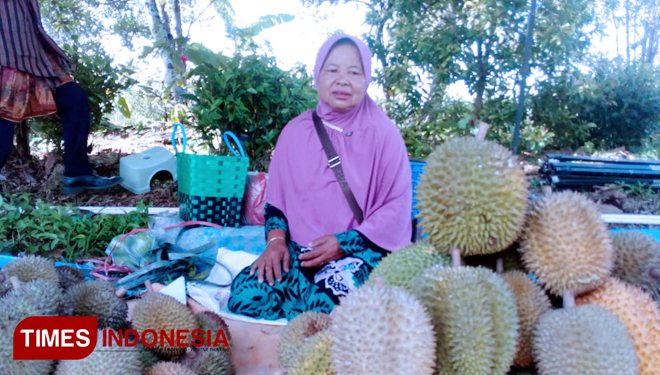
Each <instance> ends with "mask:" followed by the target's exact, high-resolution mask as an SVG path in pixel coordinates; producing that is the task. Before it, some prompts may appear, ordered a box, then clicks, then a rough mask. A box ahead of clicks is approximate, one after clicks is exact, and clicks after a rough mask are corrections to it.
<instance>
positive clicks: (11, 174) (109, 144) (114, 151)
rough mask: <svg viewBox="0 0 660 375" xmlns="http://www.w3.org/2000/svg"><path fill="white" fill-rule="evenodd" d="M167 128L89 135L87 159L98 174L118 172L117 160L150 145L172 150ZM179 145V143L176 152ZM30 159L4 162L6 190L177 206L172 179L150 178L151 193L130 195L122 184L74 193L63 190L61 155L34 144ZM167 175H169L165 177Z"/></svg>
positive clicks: (104, 202) (92, 201)
mask: <svg viewBox="0 0 660 375" xmlns="http://www.w3.org/2000/svg"><path fill="white" fill-rule="evenodd" d="M171 137H172V135H171V133H170V132H169V131H151V132H145V133H144V134H142V135H139V134H130V135H129V134H119V133H111V134H106V135H104V136H90V138H89V143H90V145H91V146H92V152H91V153H90V155H89V162H90V164H91V165H92V167H93V168H94V170H95V171H96V173H97V174H98V175H100V176H104V177H108V176H117V175H119V160H120V158H122V157H124V156H128V155H130V154H133V153H139V152H142V151H144V150H147V149H149V148H152V147H156V146H161V147H165V148H166V149H168V150H169V151H171V152H174V149H173V147H172V141H171ZM180 150H181V147H180V146H179V151H180ZM31 151H32V159H30V160H25V159H20V158H19V157H18V156H17V155H16V153H14V154H13V155H12V157H11V158H10V160H9V161H8V162H7V165H5V168H4V171H3V174H4V176H5V177H6V179H7V180H6V181H5V182H4V183H3V185H4V191H5V192H6V193H23V192H25V193H32V194H35V196H37V197H39V198H41V199H43V200H45V201H48V202H51V203H52V204H73V205H84V206H122V207H126V206H135V205H136V203H137V202H139V201H143V202H144V203H146V204H149V203H151V204H152V205H153V206H154V207H177V206H178V203H177V184H176V182H174V181H172V179H171V178H165V179H163V180H157V179H154V181H152V186H151V192H149V193H146V194H140V195H138V194H133V193H132V192H130V191H128V190H126V189H124V188H123V187H121V186H116V187H114V188H111V189H107V190H100V191H84V192H81V193H79V194H75V195H67V194H64V193H63V192H62V184H61V178H62V173H63V172H64V166H63V165H62V163H61V156H58V155H57V154H55V153H53V152H52V151H51V150H48V149H46V147H45V146H43V145H42V146H40V147H33V149H32V150H31ZM168 177H169V176H168Z"/></svg>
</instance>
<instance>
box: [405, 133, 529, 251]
mask: <svg viewBox="0 0 660 375" xmlns="http://www.w3.org/2000/svg"><path fill="white" fill-rule="evenodd" d="M528 185H529V184H528V181H527V178H526V176H525V172H524V170H523V168H522V167H521V165H520V164H519V163H518V161H517V158H516V156H514V155H513V154H512V153H511V151H510V150H508V149H507V148H505V147H503V146H501V145H499V144H497V143H495V142H491V141H480V140H477V139H476V138H474V137H457V138H452V139H450V140H448V141H446V142H444V143H443V144H441V145H440V146H438V147H436V149H435V150H434V151H433V152H432V153H431V154H430V155H429V156H428V158H427V165H426V167H425V168H424V174H422V176H421V179H420V182H419V184H418V185H417V200H418V203H417V208H418V209H419V214H418V217H419V218H420V220H421V221H422V223H423V226H424V233H425V234H426V235H428V240H429V242H430V243H431V244H432V245H433V246H435V247H436V248H438V250H441V251H447V250H449V249H452V248H459V249H460V251H461V253H462V255H475V254H489V253H496V252H498V251H501V250H503V249H506V248H507V247H509V246H510V245H511V244H512V243H513V242H514V241H516V239H517V238H518V237H519V235H520V233H521V230H522V227H523V222H524V219H525V212H526V210H527V205H528Z"/></svg>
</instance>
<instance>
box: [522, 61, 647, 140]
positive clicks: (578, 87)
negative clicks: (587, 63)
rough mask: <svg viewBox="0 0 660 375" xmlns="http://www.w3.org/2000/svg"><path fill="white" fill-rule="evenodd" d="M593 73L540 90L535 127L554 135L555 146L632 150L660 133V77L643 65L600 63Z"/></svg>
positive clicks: (572, 76)
mask: <svg viewBox="0 0 660 375" xmlns="http://www.w3.org/2000/svg"><path fill="white" fill-rule="evenodd" d="M591 68H592V71H593V73H591V74H584V73H581V72H570V73H566V74H564V75H562V76H561V77H559V78H558V79H556V80H554V81H553V82H549V83H545V84H543V85H542V86H541V88H540V90H539V94H538V96H537V97H536V98H535V100H534V112H533V113H534V114H533V118H534V122H535V123H536V124H539V125H543V126H546V127H548V128H549V129H551V130H552V132H554V133H555V146H557V147H571V148H577V147H580V146H582V145H583V144H584V142H586V141H587V140H590V141H591V142H593V143H594V144H595V146H596V147H598V148H605V149H607V148H614V147H621V146H625V147H626V148H628V149H634V148H638V147H640V146H642V142H643V140H644V139H645V138H646V137H648V136H649V135H650V134H651V133H652V132H653V131H655V130H657V129H658V123H659V122H660V73H658V72H657V71H654V70H653V69H652V68H651V67H650V66H648V65H645V64H643V63H632V64H630V65H627V64H625V63H623V62H621V61H610V60H606V59H601V60H597V61H595V62H593V63H592V64H591Z"/></svg>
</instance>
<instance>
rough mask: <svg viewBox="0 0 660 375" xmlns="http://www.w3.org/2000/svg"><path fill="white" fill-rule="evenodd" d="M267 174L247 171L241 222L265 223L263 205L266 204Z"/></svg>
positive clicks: (245, 223)
mask: <svg viewBox="0 0 660 375" xmlns="http://www.w3.org/2000/svg"><path fill="white" fill-rule="evenodd" d="M267 185H268V174H267V173H265V172H248V177H247V184H246V186H245V195H244V196H243V215H242V216H243V220H242V221H243V224H244V225H265V224H266V219H265V218H264V207H265V206H266V186H267Z"/></svg>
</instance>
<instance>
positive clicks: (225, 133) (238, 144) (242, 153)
mask: <svg viewBox="0 0 660 375" xmlns="http://www.w3.org/2000/svg"><path fill="white" fill-rule="evenodd" d="M227 136H230V137H232V138H233V139H234V142H236V146H238V150H239V151H240V152H241V154H240V155H239V154H237V153H236V151H234V148H233V147H231V146H230V144H229V139H228V138H227ZM222 139H223V140H224V141H225V144H226V145H227V148H228V149H229V151H231V153H232V154H234V155H235V156H237V157H241V156H243V157H244V156H245V151H243V146H241V142H240V141H239V140H238V138H236V135H235V134H234V133H232V132H230V131H229V130H227V131H226V132H224V134H223V135H222Z"/></svg>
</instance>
